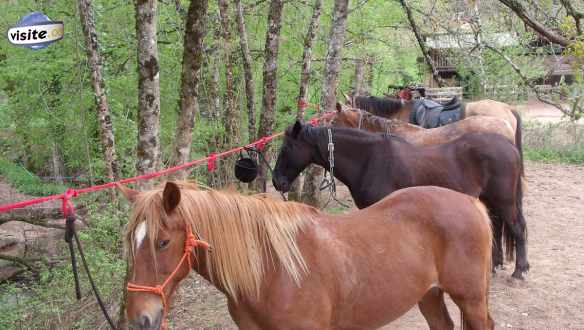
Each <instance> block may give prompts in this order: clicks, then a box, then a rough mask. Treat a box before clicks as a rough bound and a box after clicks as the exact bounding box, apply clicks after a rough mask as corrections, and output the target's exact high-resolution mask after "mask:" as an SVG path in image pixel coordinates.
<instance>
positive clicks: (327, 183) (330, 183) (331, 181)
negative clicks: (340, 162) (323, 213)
mask: <svg viewBox="0 0 584 330" xmlns="http://www.w3.org/2000/svg"><path fill="white" fill-rule="evenodd" d="M327 133H328V145H327V150H328V161H329V171H328V175H329V178H327V171H326V170H325V173H324V175H323V177H322V181H321V183H320V190H321V191H322V190H325V189H327V188H328V189H329V198H328V200H327V202H326V203H325V204H324V206H323V208H325V207H327V206H328V205H329V203H330V202H331V201H333V200H334V201H335V202H337V203H339V204H340V205H341V206H343V207H346V208H349V207H350V206H349V205H347V204H345V203H343V202H341V201H340V200H338V198H337V185H336V183H335V144H334V143H333V133H332V129H331V128H330V127H327Z"/></svg>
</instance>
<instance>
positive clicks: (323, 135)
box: [272, 121, 529, 278]
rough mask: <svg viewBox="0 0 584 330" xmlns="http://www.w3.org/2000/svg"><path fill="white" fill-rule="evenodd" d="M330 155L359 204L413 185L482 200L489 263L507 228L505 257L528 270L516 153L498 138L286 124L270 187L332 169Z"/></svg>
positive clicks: (285, 186) (283, 187)
mask: <svg viewBox="0 0 584 330" xmlns="http://www.w3.org/2000/svg"><path fill="white" fill-rule="evenodd" d="M330 141H332V148H331V146H330V145H329V144H330ZM331 151H332V152H331ZM332 159H334V171H333V172H334V175H335V177H336V178H337V179H339V180H340V181H341V182H343V183H344V184H345V185H346V186H347V187H348V188H349V191H350V192H351V196H352V197H353V200H354V201H355V205H357V207H358V208H365V207H367V206H369V205H372V204H373V203H375V202H377V201H379V200H381V199H382V198H383V197H385V196H387V195H389V194H390V193H392V192H394V191H396V190H398V189H402V188H406V187H413V186H427V185H432V186H441V187H445V188H449V189H453V190H456V191H459V192H463V193H466V194H468V195H471V196H474V197H478V198H480V200H481V201H482V202H483V203H484V204H485V205H486V206H487V208H488V210H489V211H490V214H491V216H492V223H493V230H494V234H495V244H494V246H495V249H494V250H493V263H494V264H493V265H494V267H496V266H499V265H502V264H503V253H502V252H503V251H502V242H501V240H502V236H503V234H504V236H505V242H506V250H507V257H508V259H509V260H511V259H512V258H513V253H514V252H515V251H516V254H517V258H516V259H517V260H516V264H515V271H514V272H513V277H515V278H523V276H522V273H523V272H526V271H527V270H528V269H529V263H528V261H527V251H526V249H527V247H526V238H527V231H526V224H525V219H524V217H523V210H522V206H523V187H522V182H521V181H522V180H521V170H522V166H521V157H520V156H519V153H518V151H517V149H516V148H515V146H514V145H513V144H512V143H511V142H509V141H508V140H507V139H506V138H504V137H503V136H501V135H499V134H491V133H480V132H473V133H467V134H465V135H463V136H462V137H460V138H458V139H456V140H453V141H451V142H448V143H443V144H438V145H431V146H416V145H413V144H410V143H408V142H407V141H405V140H404V139H402V138H400V137H397V136H393V135H381V134H374V133H369V132H365V131H362V130H357V129H350V128H342V127H312V126H310V125H304V124H302V123H300V122H298V121H297V122H296V123H295V124H294V125H291V126H290V127H289V128H288V129H287V130H286V136H285V138H284V142H283V144H282V148H281V150H280V154H279V155H278V159H277V161H276V166H275V168H274V173H273V178H272V181H273V184H274V187H275V188H276V189H277V190H279V191H282V192H287V191H288V190H289V189H290V185H291V183H292V182H293V181H294V179H296V177H297V176H298V175H299V174H300V173H301V172H302V171H303V170H304V169H305V168H306V167H308V165H310V164H316V165H320V166H322V167H324V168H325V169H327V170H328V171H330V170H331V166H330V164H331V163H332V162H331V160H332ZM452 208H453V210H455V209H456V206H455V205H453V206H452ZM453 212H454V211H453Z"/></svg>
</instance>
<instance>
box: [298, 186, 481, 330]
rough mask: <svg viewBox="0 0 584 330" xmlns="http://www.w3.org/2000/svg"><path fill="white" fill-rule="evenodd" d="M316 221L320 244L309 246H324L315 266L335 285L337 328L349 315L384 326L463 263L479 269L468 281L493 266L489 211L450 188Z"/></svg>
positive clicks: (402, 195) (397, 196) (423, 189)
mask: <svg viewBox="0 0 584 330" xmlns="http://www.w3.org/2000/svg"><path fill="white" fill-rule="evenodd" d="M316 222H320V223H319V225H318V229H317V230H316V232H314V233H313V234H314V235H313V238H314V239H315V241H317V242H318V243H316V244H310V245H307V248H308V249H310V251H316V250H315V247H316V246H320V247H322V249H321V248H319V249H318V252H319V253H318V255H319V256H318V257H317V258H315V259H313V260H314V261H315V264H314V265H312V267H313V268H314V269H318V272H315V275H316V276H318V277H319V281H322V283H326V285H327V286H329V287H331V286H332V287H333V288H334V289H333V290H332V292H334V301H335V302H336V303H335V308H334V310H333V311H332V313H333V316H332V319H333V320H334V321H333V323H335V328H344V325H345V324H344V322H348V320H351V322H354V324H361V325H364V328H376V327H379V326H381V325H383V324H386V323H387V322H390V321H392V320H394V319H396V318H397V317H399V316H400V315H402V314H403V313H405V312H406V311H407V310H409V309H410V308H411V307H412V306H413V305H415V304H416V303H418V301H419V300H420V299H421V298H422V297H423V296H424V295H425V294H426V292H427V290H428V288H430V287H432V286H434V285H439V286H442V285H443V283H444V285H445V286H448V285H450V284H449V283H450V282H452V281H454V280H453V279H452V278H453V277H452V274H453V273H455V272H456V271H457V269H458V267H461V266H462V265H465V266H467V265H469V264H471V265H477V266H478V267H476V272H475V274H473V275H472V276H468V277H465V278H464V279H463V281H471V282H472V283H474V284H477V281H480V280H481V278H483V277H484V274H483V273H485V274H488V273H489V271H490V267H489V266H488V265H487V264H488V263H489V261H488V260H490V259H488V258H490V253H491V246H490V239H491V232H490V224H489V219H488V216H487V215H486V213H485V212H484V209H483V210H481V207H480V202H478V201H477V200H476V199H475V198H472V197H470V196H468V195H465V194H462V193H458V192H455V191H452V190H449V189H445V188H440V187H433V186H419V187H412V188H405V189H402V190H399V191H396V192H394V193H392V194H391V195H389V196H387V197H386V198H384V199H382V200H381V201H379V202H377V203H375V204H374V205H372V206H370V207H368V208H366V209H363V210H358V211H354V212H351V213H348V214H345V215H324V214H323V215H322V218H321V219H317V220H316ZM314 254H316V253H314ZM457 265H458V266H457ZM309 267H311V266H310V265H309ZM341 274H342V275H341ZM471 278H472V279H471ZM340 302H344V303H340ZM377 306H383V308H377Z"/></svg>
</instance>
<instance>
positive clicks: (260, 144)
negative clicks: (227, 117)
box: [0, 113, 332, 217]
mask: <svg viewBox="0 0 584 330" xmlns="http://www.w3.org/2000/svg"><path fill="white" fill-rule="evenodd" d="M331 115H332V114H331V113H324V114H322V115H320V116H316V117H314V118H312V119H310V120H309V121H308V123H309V124H311V125H316V124H318V122H319V120H321V119H325V118H327V117H329V116H331ZM282 135H284V132H279V133H275V134H272V135H270V136H264V137H262V138H260V139H258V140H256V141H254V142H252V143H250V144H247V145H245V146H240V147H235V148H232V149H229V150H226V151H223V152H220V153H216V154H215V153H212V154H210V155H209V156H207V157H205V158H200V159H195V160H192V161H190V162H186V163H183V164H180V165H177V166H173V167H169V168H166V169H163V170H160V171H156V172H152V173H147V174H143V175H138V176H134V177H130V178H125V179H121V180H118V181H111V182H108V183H104V184H101V185H96V186H91V187H87V188H80V189H73V188H67V190H65V192H63V193H61V194H55V195H49V196H44V197H38V198H33V199H29V200H25V201H20V202H15V203H9V204H4V205H0V213H3V212H7V211H10V210H14V209H18V208H23V207H26V206H30V205H35V204H40V203H45V202H48V201H52V200H57V199H60V200H62V201H63V202H62V205H61V207H62V210H63V215H64V216H65V217H66V216H67V215H68V214H69V213H70V212H74V206H73V203H71V198H73V197H77V196H78V195H79V194H84V193H89V192H94V191H99V190H104V189H108V188H112V187H115V186H116V185H118V184H125V183H131V182H136V181H140V180H148V179H152V178H156V177H159V176H163V175H166V174H170V173H174V172H177V171H180V170H183V169H185V168H188V167H193V166H196V165H200V164H203V163H207V170H209V171H213V170H214V168H215V161H216V159H217V158H223V157H225V156H228V155H231V154H234V153H237V152H240V151H242V150H244V149H245V148H252V147H255V148H257V149H258V150H260V151H261V150H263V148H264V146H265V145H266V144H267V143H268V142H270V141H272V140H273V139H275V138H277V137H280V136H282Z"/></svg>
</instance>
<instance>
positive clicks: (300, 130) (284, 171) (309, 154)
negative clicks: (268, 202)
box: [272, 121, 317, 192]
mask: <svg viewBox="0 0 584 330" xmlns="http://www.w3.org/2000/svg"><path fill="white" fill-rule="evenodd" d="M311 129H313V128H312V127H311V126H308V125H304V124H302V123H301V122H300V121H296V123H294V125H291V126H290V127H288V129H287V130H286V134H285V137H284V142H283V143H282V148H281V149H280V153H279V154H278V160H277V161H276V167H275V168H274V175H273V178H272V183H273V184H274V187H275V188H276V189H277V190H279V191H282V192H287V191H289V190H290V186H291V184H292V182H293V181H294V180H295V179H296V177H297V176H298V175H299V174H300V173H301V172H302V171H303V170H304V169H305V168H306V167H308V165H310V164H311V163H313V162H314V160H315V157H317V156H316V153H317V148H316V147H315V144H314V142H312V141H310V139H309V136H308V135H309V134H307V133H308V131H309V130H311Z"/></svg>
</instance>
